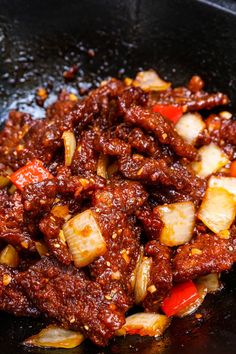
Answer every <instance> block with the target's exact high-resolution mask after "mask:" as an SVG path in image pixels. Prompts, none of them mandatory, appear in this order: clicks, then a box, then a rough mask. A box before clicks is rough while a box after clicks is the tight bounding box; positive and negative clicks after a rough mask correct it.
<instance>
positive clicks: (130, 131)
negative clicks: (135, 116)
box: [115, 124, 163, 158]
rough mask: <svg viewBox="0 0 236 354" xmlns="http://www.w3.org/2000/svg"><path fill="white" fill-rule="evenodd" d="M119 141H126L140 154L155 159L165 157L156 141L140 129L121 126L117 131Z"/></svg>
mask: <svg viewBox="0 0 236 354" xmlns="http://www.w3.org/2000/svg"><path fill="white" fill-rule="evenodd" d="M115 134H116V136H117V137H118V138H119V139H122V140H125V142H127V143H129V144H130V146H131V147H132V148H134V149H136V150H137V151H138V152H141V153H144V154H147V155H148V156H151V157H153V158H159V157H161V156H163V152H162V150H161V149H160V147H159V146H158V144H157V142H156V141H155V139H154V138H153V137H152V136H150V135H148V134H145V133H144V132H143V131H142V130H141V129H140V128H132V127H130V126H128V125H124V124H122V125H119V126H118V127H117V128H116V131H115Z"/></svg>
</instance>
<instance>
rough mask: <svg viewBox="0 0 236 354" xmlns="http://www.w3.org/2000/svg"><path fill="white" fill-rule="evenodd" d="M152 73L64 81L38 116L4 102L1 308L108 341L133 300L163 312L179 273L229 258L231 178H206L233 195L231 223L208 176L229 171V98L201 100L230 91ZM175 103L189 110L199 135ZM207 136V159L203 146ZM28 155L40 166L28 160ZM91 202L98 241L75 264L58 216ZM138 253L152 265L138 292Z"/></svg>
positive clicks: (65, 219)
mask: <svg viewBox="0 0 236 354" xmlns="http://www.w3.org/2000/svg"><path fill="white" fill-rule="evenodd" d="M144 75H145V73H144ZM162 82H163V81H162ZM162 85H163V83H162ZM149 86H150V87H149ZM149 86H148V87H147V84H146V86H145V87H144V85H143V83H142V82H140V81H139V80H138V79H136V80H134V81H132V80H130V79H129V80H128V81H127V80H125V81H124V82H123V81H119V80H116V79H111V80H109V81H107V82H105V83H103V84H102V85H101V86H100V87H98V88H96V89H95V90H92V91H91V92H90V93H89V94H88V95H87V96H86V97H85V98H83V99H80V98H77V99H76V100H75V99H74V98H73V99H71V97H70V95H69V94H65V93H64V94H61V95H59V97H58V100H57V101H56V102H55V103H53V104H52V105H51V106H50V107H48V108H47V109H46V112H45V118H44V119H38V120H33V119H32V117H31V116H30V115H29V114H26V113H22V112H17V111H12V112H10V114H9V118H8V120H7V122H6V124H5V127H4V128H3V130H2V131H1V132H0V187H1V189H0V250H1V253H0V303H1V305H0V309H1V310H3V311H6V312H9V313H12V314H15V315H16V316H42V318H47V319H50V320H51V321H52V323H56V324H59V325H61V326H63V327H65V328H69V329H72V330H75V331H80V332H81V333H82V334H83V335H84V336H85V337H88V338H90V339H91V340H92V341H93V342H94V343H96V344H97V345H101V346H104V345H106V344H107V343H108V341H109V339H110V338H112V337H113V336H114V335H116V333H117V330H119V329H120V328H121V327H122V326H123V325H124V324H125V321H126V320H125V318H126V315H127V311H128V310H130V309H131V308H132V307H133V306H134V305H135V303H136V304H137V303H138V304H139V306H141V307H142V308H143V311H144V312H152V313H153V312H158V313H162V311H164V310H162V305H163V301H164V299H165V298H166V297H168V295H169V293H170V292H171V291H172V289H173V288H174V287H175V286H176V284H178V283H179V282H186V281H189V280H194V281H195V280H196V279H198V278H199V277H200V276H202V275H207V274H211V273H218V274H219V273H221V272H222V271H227V270H229V269H230V268H231V267H232V265H233V263H234V262H235V260H236V248H235V247H236V243H235V226H234V222H235V220H234V218H235V211H234V209H235V210H236V205H234V203H235V199H234V197H235V196H233V194H232V193H234V192H232V190H230V191H228V190H227V191H225V189H224V188H226V187H225V184H223V185H221V186H220V188H218V189H217V188H216V189H217V190H216V189H215V190H214V192H215V193H216V194H217V191H218V193H221V195H223V197H222V198H229V204H230V205H231V206H232V208H231V209H230V210H229V213H230V215H231V217H230V220H229V222H228V224H227V225H226V226H225V228H224V226H221V224H220V225H219V224H216V222H217V221H215V220H214V217H213V220H211V219H212V215H211V214H210V216H209V215H208V214H207V218H208V219H209V218H210V223H209V221H208V219H207V218H206V217H205V214H204V213H206V206H205V205H204V203H205V204H206V202H207V201H208V200H207V197H206V196H207V195H208V194H207V193H208V192H209V188H211V187H212V186H210V184H209V183H210V182H209V179H210V178H211V177H212V176H215V177H216V178H218V180H220V181H221V178H222V177H225V178H230V177H232V178H234V177H236V168H235V167H234V165H233V163H234V161H233V160H234V157H235V145H236V135H235V132H236V124H235V122H234V121H233V120H232V118H231V116H230V113H229V112H224V111H223V112H221V113H219V114H214V115H212V114H210V113H208V112H207V110H210V109H212V108H215V107H217V106H222V105H225V104H227V103H228V101H229V100H228V97H227V96H226V95H224V94H222V93H220V92H218V93H208V92H205V91H203V87H204V82H203V80H202V79H201V78H199V77H197V76H195V77H193V78H192V79H191V80H190V82H189V83H188V87H179V88H171V87H170V86H169V85H166V87H165V86H162V88H161V89H160V88H159V89H158V84H157V83H155V85H154V84H150V85H149ZM163 106H164V110H165V111H163ZM168 107H171V108H168ZM166 109H170V111H171V112H172V113H170V111H169V113H168V112H167V111H166ZM202 109H204V112H203V113H202V112H201V111H200V110H202ZM197 111H200V113H202V116H201V115H199V113H197ZM163 112H164V113H163ZM206 112H207V113H206ZM176 114H177V115H179V116H178V117H177V116H175V115H176ZM188 114H192V116H187V115H188ZM203 116H204V117H203ZM183 117H185V118H186V117H187V118H189V117H190V118H191V119H193V122H194V123H193V131H194V133H195V131H197V133H196V134H195V136H194V137H192V135H191V134H190V133H191V132H190V133H189V131H188V132H187V133H186V130H187V129H189V128H188V127H187V126H186V125H184V124H185V123H183V122H184V120H183ZM199 117H200V118H199ZM190 118H189V119H190ZM229 118H231V119H229ZM181 122H182V123H181ZM181 124H182V125H181ZM194 124H198V125H196V126H194ZM199 127H200V128H199ZM193 135H194V134H193ZM67 137H69V138H68V140H66V139H67ZM209 147H210V149H214V150H209V151H210V152H208V154H211V151H214V154H213V155H212V156H211V158H212V159H213V165H214V166H213V167H211V163H209V161H208V160H206V162H204V159H206V156H207V153H205V155H204V154H202V150H201V149H202V148H204V149H206V148H207V149H209ZM204 149H203V151H204ZM217 154H218V155H219V161H218V160H217V161H215V160H214V159H215V157H214V156H216V155H217ZM218 155H217V156H218ZM208 159H209V157H208ZM36 160H37V161H40V163H42V170H43V173H44V174H43V176H44V177H42V175H41V176H39V172H38V171H36V170H33V172H32V170H31V172H30V173H29V172H25V171H26V170H24V169H25V168H26V169H27V168H28V167H27V166H29V165H31V167H32V166H33V165H34V163H35V161H36ZM68 161H69V162H68ZM37 163H38V162H37ZM203 163H205V165H204V169H203V165H201V164H203ZM209 166H210V167H209ZM20 168H23V169H22V170H19V169H20ZM32 168H34V167H32ZM234 170H235V171H234ZM19 171H20V172H19ZM202 171H203V172H202ZM206 171H207V172H206ZM16 172H17V173H18V176H19V175H20V179H18V180H17V178H16V174H15V173H16ZM27 173H28V174H27ZM34 174H35V176H33V175H34ZM22 176H23V177H22ZM32 176H33V177H34V178H33V179H30V178H31V177H32ZM45 176H46V177H45ZM9 178H10V180H9ZM218 180H217V181H218ZM235 180H236V179H235ZM235 180H234V179H233V180H232V183H236V182H235ZM227 181H229V180H227ZM219 183H221V182H219ZM224 183H225V182H224ZM14 186H15V187H14ZM213 187H214V186H213ZM227 188H228V187H227ZM227 188H226V189H227ZM219 189H220V190H219ZM222 189H223V192H222ZM231 189H232V188H231ZM214 196H215V194H214ZM216 197H219V194H217V196H216ZM235 198H236V197H235ZM217 200H218V199H217ZM208 202H209V201H208ZM222 203H223V202H222ZM219 204H220V203H219ZM229 204H227V205H229ZM208 205H209V203H208ZM88 210H89V213H90V215H92V217H93V220H94V223H95V225H96V232H97V234H96V237H98V235H99V237H100V240H102V244H103V248H102V251H101V250H100V251H98V253H97V254H95V256H93V257H92V256H91V257H92V258H91V260H90V261H89V262H87V263H86V264H85V265H84V266H79V265H78V264H79V263H76V262H77V259H76V258H75V257H76V256H75V253H74V250H73V249H72V248H73V247H74V246H73V247H72V246H71V245H72V243H71V242H70V239H69V236H68V235H67V234H66V232H65V225H67V223H68V224H69V221H70V220H74V218H77V217H78V215H82V214H83V212H86V211H88ZM185 210H187V211H186V212H185ZM207 212H208V213H210V212H211V210H210V209H209V210H208V209H207ZM220 212H221V211H219V213H220ZM191 213H192V214H191ZM83 215H84V214H83ZM191 215H192V216H191ZM191 217H192V219H191V220H190V218H191ZM181 218H185V219H186V220H185V222H183V221H181V222H180V221H179V220H180V219H181ZM173 220H174V221H173ZM223 221H224V220H223ZM223 221H222V225H223ZM187 224H188V225H189V226H186V225H187ZM176 225H177V226H178V227H177V226H176ZM181 225H185V226H181ZM212 225H213V226H212ZM86 227H89V225H87V226H86ZM176 227H177V228H176ZM181 227H182V228H183V227H185V229H183V230H184V231H181V230H182V229H181ZM84 230H85V228H84ZM76 232H77V231H76V230H75V229H74V231H73V233H74V234H76ZM74 234H73V237H74V236H75V235H74ZM86 235H90V234H89V232H88V234H86V232H85V231H84V234H83V237H86ZM77 236H78V235H77ZM78 237H81V236H78ZM73 240H74V239H73ZM73 242H74V241H73ZM75 242H76V241H75ZM80 242H81V245H82V243H83V240H82V238H81V240H80ZM92 245H93V246H94V247H95V248H96V242H95V245H94V244H93V243H90V246H91V247H92ZM6 247H8V248H7V251H8V252H10V254H12V253H11V252H13V251H12V249H13V250H14V252H15V253H14V254H16V257H17V261H16V258H15V259H14V260H15V262H13V261H12V258H11V257H10V256H9V253H8V254H7V257H6V255H5V254H6ZM76 247H80V244H79V243H77V246H76ZM9 250H10V251H9ZM4 252H5V253H4ZM86 252H87V251H86ZM84 257H85V256H84ZM13 258H14V257H13ZM143 260H145V261H147V262H149V264H150V268H149V273H148V278H147V279H148V280H147V284H146V288H145V289H144V290H145V292H144V294H143V295H142V299H141V300H140V301H138V300H137V288H138V286H139V285H137V284H138V283H139V281H140V279H137V274H140V272H138V270H139V269H140V268H139V267H140V264H141V263H142V261H143Z"/></svg>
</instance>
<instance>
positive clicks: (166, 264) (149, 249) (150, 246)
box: [142, 241, 173, 312]
mask: <svg viewBox="0 0 236 354" xmlns="http://www.w3.org/2000/svg"><path fill="white" fill-rule="evenodd" d="M145 256H148V257H151V258H152V265H151V271H150V281H149V284H150V286H149V288H148V292H147V296H146V297H145V299H144V301H143V303H142V306H143V307H144V309H145V311H148V312H149V311H150V312H156V311H157V310H158V308H159V306H160V302H161V301H162V300H163V299H164V298H165V297H166V296H167V294H168V292H169V291H170V289H171V288H172V280H173V279H172V278H173V276H172V268H171V251H170V248H168V247H167V246H164V245H161V244H159V242H158V241H149V242H148V243H147V244H146V245H145Z"/></svg>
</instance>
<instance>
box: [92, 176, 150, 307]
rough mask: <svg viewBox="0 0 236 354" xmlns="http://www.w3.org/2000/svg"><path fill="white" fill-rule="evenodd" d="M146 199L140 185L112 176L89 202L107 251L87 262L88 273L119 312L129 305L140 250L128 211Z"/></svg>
mask: <svg viewBox="0 0 236 354" xmlns="http://www.w3.org/2000/svg"><path fill="white" fill-rule="evenodd" d="M146 198H147V193H146V192H145V190H144V188H143V187H142V185H141V184H139V183H137V182H131V181H125V180H121V179H113V180H112V181H111V182H110V183H109V184H108V185H107V187H105V188H103V189H100V190H97V191H96V192H95V193H94V197H93V201H92V205H93V210H94V212H95V215H96V218H97V220H98V223H99V225H100V227H101V230H102V235H103V237H104V238H105V240H106V243H107V252H106V253H105V254H104V255H103V256H102V257H99V258H98V259H97V260H95V261H94V262H93V263H92V264H91V265H90V270H91V274H92V276H93V277H94V279H96V281H97V282H98V283H99V284H101V286H102V287H103V289H104V291H105V292H106V293H107V294H108V295H109V296H110V297H112V299H113V302H114V303H115V304H116V306H117V307H118V308H120V309H121V311H122V312H123V313H124V312H125V311H127V309H128V308H129V307H130V306H131V305H132V304H133V294H132V290H131V285H130V277H131V273H132V272H133V270H134V268H135V266H136V262H137V258H138V255H139V253H140V243H139V242H140V240H139V238H140V229H139V227H137V226H136V224H135V219H134V218H133V217H132V214H134V213H135V211H136V209H138V208H139V207H140V206H142V204H143V203H144V202H145V201H146Z"/></svg>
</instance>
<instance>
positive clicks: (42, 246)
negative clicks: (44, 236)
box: [35, 241, 49, 257]
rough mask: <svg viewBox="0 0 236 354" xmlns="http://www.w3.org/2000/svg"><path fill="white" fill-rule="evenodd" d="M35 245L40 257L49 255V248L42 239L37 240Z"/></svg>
mask: <svg viewBox="0 0 236 354" xmlns="http://www.w3.org/2000/svg"><path fill="white" fill-rule="evenodd" d="M35 247H36V250H37V252H38V254H39V255H40V257H44V256H46V255H49V252H48V248H47V246H46V245H45V244H44V243H43V242H42V241H35Z"/></svg>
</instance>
